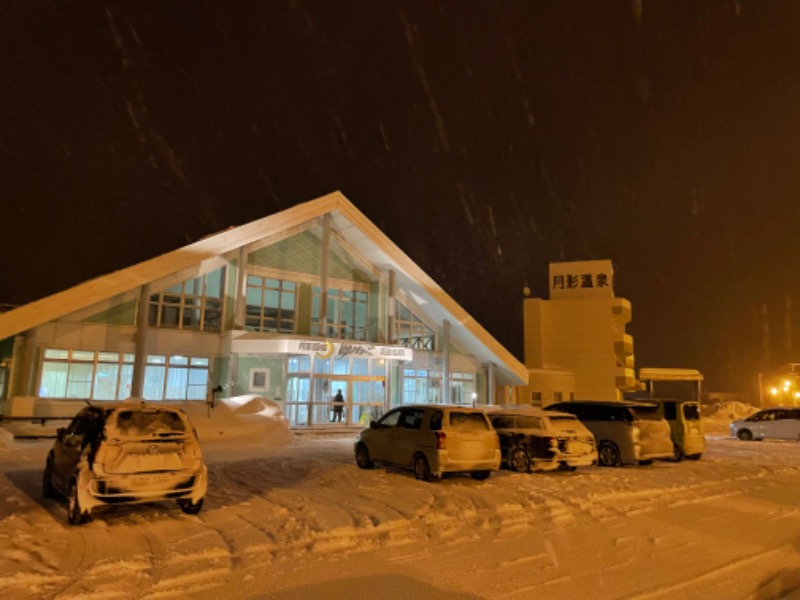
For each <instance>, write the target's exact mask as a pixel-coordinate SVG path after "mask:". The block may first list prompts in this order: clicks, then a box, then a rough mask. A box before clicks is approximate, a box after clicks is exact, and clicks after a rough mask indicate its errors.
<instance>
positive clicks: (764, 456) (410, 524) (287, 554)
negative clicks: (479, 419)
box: [0, 402, 800, 600]
mask: <svg viewBox="0 0 800 600" xmlns="http://www.w3.org/2000/svg"><path fill="white" fill-rule="evenodd" d="M217 410H219V412H218V413H215V414H217V415H219V416H218V419H217V420H215V421H212V420H209V419H208V418H207V417H205V416H204V413H203V412H201V413H199V414H196V415H193V420H194V421H195V422H196V425H197V427H198V430H199V432H200V436H201V441H202V444H203V451H204V455H205V458H206V462H207V463H208V465H209V476H210V481H209V493H208V496H207V498H206V503H205V506H204V508H203V511H202V512H201V513H200V514H199V515H196V516H188V515H185V514H183V513H182V512H181V511H180V510H179V509H178V507H177V506H176V505H174V504H172V503H159V504H150V505H140V506H124V507H122V506H121V507H111V508H104V509H98V510H97V511H96V512H95V513H94V515H93V520H92V521H91V522H90V523H89V524H87V525H85V526H81V527H70V526H69V525H67V523H66V508H65V506H64V504H63V503H61V502H57V501H52V500H45V499H43V498H42V494H41V474H42V468H43V465H44V459H45V455H46V453H47V451H48V449H49V447H50V446H51V445H52V441H47V440H42V441H11V440H10V439H9V436H5V437H4V438H2V440H0V597H2V598H14V599H27V598H60V599H95V598H96V599H100V598H103V599H107V598H152V599H161V598H193V599H195V600H203V599H209V598H267V599H274V600H288V599H300V600H303V599H314V600H323V599H325V600H327V599H337V598H347V599H349V600H358V599H382V598H390V599H399V598H403V599H406V598H407V599H409V600H410V599H421V598H436V599H447V600H456V599H463V600H467V599H476V598H503V599H509V600H517V599H519V600H521V599H527V598H548V599H559V598H565V599H572V598H575V599H579V598H580V599H583V598H592V599H603V598H628V599H660V598H665V599H666V598H669V599H674V598H681V599H684V598H687V599H691V598H697V599H701V598H702V599H703V600H709V599H716V598H720V599H735V598H755V599H760V600H766V599H772V598H800V509H798V498H800V443H796V442H789V443H787V442H782V443H781V442H741V441H738V440H734V439H731V438H730V437H728V436H727V432H726V424H727V416H725V415H724V414H723V415H718V416H717V418H716V419H715V420H709V421H708V422H707V427H708V429H709V431H710V432H711V433H710V435H709V436H708V438H709V439H708V441H709V449H708V452H707V453H706V455H705V456H703V458H702V459H701V460H699V461H694V462H693V461H685V462H682V463H672V462H665V461H657V462H656V463H654V464H653V465H651V466H644V467H625V468H618V469H605V468H600V467H589V468H584V469H578V470H577V471H576V472H572V473H568V472H554V473H534V474H530V475H527V474H520V473H512V472H509V471H499V472H496V473H495V474H494V475H493V476H492V477H491V478H490V479H489V480H487V481H484V482H478V481H474V480H472V479H471V478H469V477H460V476H451V477H447V478H445V479H444V480H443V481H441V482H438V483H433V484H431V483H424V482H420V481H417V480H415V479H414V478H413V476H412V475H411V474H410V473H407V472H403V471H399V470H394V469H382V468H378V469H375V470H369V471H362V470H359V469H358V468H357V467H356V466H355V463H354V461H353V456H352V441H353V438H354V434H340V435H338V436H337V435H313V436H312V435H291V434H289V433H288V432H287V431H286V429H285V424H284V423H282V422H281V421H280V419H274V418H267V419H264V421H265V422H266V421H269V423H265V424H263V425H262V426H259V425H258V421H257V417H254V416H253V415H259V414H260V415H261V416H262V417H265V416H267V415H268V414H269V410H266V411H265V410H264V407H263V406H259V405H258V404H257V403H253V402H249V403H245V404H243V405H242V407H240V408H237V407H226V408H224V409H219V408H218V409H215V411H217ZM244 415H250V416H248V417H244ZM240 421H241V423H244V424H245V427H244V428H238V427H237V426H238V425H239V424H240Z"/></svg>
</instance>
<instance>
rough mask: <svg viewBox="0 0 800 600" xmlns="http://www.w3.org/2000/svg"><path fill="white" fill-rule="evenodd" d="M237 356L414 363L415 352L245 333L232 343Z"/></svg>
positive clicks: (378, 346)
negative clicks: (411, 361)
mask: <svg viewBox="0 0 800 600" xmlns="http://www.w3.org/2000/svg"><path fill="white" fill-rule="evenodd" d="M231 352H232V353H234V354H313V355H314V356H316V357H317V358H321V359H326V358H345V357H351V356H352V357H356V358H383V359H386V360H403V361H406V360H413V359H414V351H413V350H412V349H411V348H406V347H405V346H386V345H381V344H370V343H369V342H336V341H332V340H321V341H320V340H298V339H288V338H274V337H271V338H262V337H260V335H259V334H256V333H249V332H248V333H243V334H242V335H240V336H238V337H237V338H235V339H232V340H231Z"/></svg>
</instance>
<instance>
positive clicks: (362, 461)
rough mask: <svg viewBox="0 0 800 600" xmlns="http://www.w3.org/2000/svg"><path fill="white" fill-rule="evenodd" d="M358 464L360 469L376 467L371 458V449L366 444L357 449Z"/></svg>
mask: <svg viewBox="0 0 800 600" xmlns="http://www.w3.org/2000/svg"><path fill="white" fill-rule="evenodd" d="M356 464H357V465H358V467H359V468H360V469H371V468H372V467H374V466H375V463H374V462H372V459H371V458H370V456H369V448H367V445H366V444H359V445H358V447H357V448H356Z"/></svg>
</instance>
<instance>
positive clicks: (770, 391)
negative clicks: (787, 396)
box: [769, 387, 778, 396]
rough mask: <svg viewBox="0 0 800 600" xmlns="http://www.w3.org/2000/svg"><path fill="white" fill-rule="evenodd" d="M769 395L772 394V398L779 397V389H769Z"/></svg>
mask: <svg viewBox="0 0 800 600" xmlns="http://www.w3.org/2000/svg"><path fill="white" fill-rule="evenodd" d="M769 393H770V394H771V395H772V396H777V395H778V388H776V387H773V388H769Z"/></svg>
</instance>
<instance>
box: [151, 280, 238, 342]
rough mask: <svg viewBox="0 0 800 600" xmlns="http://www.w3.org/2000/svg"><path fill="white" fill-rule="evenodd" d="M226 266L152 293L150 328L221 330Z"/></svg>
mask: <svg viewBox="0 0 800 600" xmlns="http://www.w3.org/2000/svg"><path fill="white" fill-rule="evenodd" d="M224 278H225V269H224V268H220V269H217V270H216V271H212V272H211V273H208V274H207V275H201V276H200V277H194V278H192V279H189V280H187V281H184V282H182V283H178V284H176V285H173V286H170V287H168V288H167V289H165V290H163V291H161V292H158V293H155V294H152V295H151V296H150V310H149V313H148V324H149V325H150V326H151V327H164V328H170V329H194V330H197V331H220V328H221V326H222V325H221V317H222V299H223V290H224Z"/></svg>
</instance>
